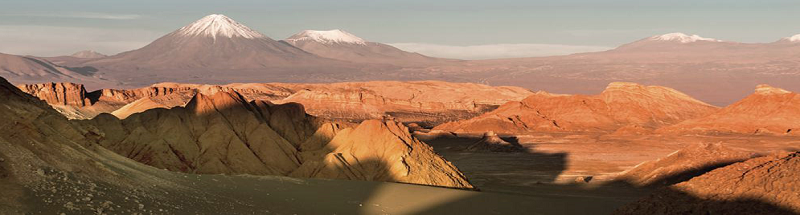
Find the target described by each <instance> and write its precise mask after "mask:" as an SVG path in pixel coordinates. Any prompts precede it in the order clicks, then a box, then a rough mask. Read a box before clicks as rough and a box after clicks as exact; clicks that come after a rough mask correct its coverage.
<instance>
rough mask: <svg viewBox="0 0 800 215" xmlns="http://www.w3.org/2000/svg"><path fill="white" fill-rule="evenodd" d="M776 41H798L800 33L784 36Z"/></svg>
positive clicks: (799, 41) (799, 40)
mask: <svg viewBox="0 0 800 215" xmlns="http://www.w3.org/2000/svg"><path fill="white" fill-rule="evenodd" d="M778 42H788V43H800V34H797V35H794V36H791V37H784V38H782V39H781V40H779V41H778Z"/></svg>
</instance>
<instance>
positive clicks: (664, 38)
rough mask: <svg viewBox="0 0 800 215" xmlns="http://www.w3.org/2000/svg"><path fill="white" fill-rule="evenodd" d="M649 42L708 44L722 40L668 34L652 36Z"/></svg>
mask: <svg viewBox="0 0 800 215" xmlns="http://www.w3.org/2000/svg"><path fill="white" fill-rule="evenodd" d="M649 39H650V40H655V41H678V42H681V43H693V42H697V41H710V42H722V40H718V39H713V38H704V37H701V36H698V35H696V34H695V35H687V34H684V33H669V34H664V35H658V36H653V37H650V38H649Z"/></svg>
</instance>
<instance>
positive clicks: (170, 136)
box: [90, 92, 472, 188]
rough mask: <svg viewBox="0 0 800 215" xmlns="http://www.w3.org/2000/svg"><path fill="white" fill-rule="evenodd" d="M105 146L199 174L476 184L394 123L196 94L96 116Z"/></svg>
mask: <svg viewBox="0 0 800 215" xmlns="http://www.w3.org/2000/svg"><path fill="white" fill-rule="evenodd" d="M90 122H91V124H92V125H94V126H95V127H96V128H98V129H99V130H100V133H101V136H102V137H103V138H102V139H101V141H100V145H102V146H104V147H106V148H108V149H110V150H112V151H115V152H117V153H119V154H121V155H123V156H126V157H129V158H132V159H134V160H136V161H139V162H141V163H144V164H148V165H151V166H155V167H158V168H164V169H168V170H173V171H181V172H189V173H200V174H220V173H223V174H251V175H285V176H293V177H316V178H339V179H351V180H367V181H389V182H405V183H415V184H424V185H431V186H445V187H456V188H472V186H471V185H470V184H469V182H467V180H466V178H465V177H464V176H463V175H461V173H460V172H459V171H458V169H457V168H456V167H455V166H453V165H452V164H450V163H449V162H447V161H445V160H444V159H442V158H441V157H439V156H438V155H436V154H435V153H434V152H433V150H432V149H431V148H430V147H429V146H427V145H426V144H424V143H422V142H420V141H419V140H416V139H415V138H413V137H411V136H410V133H409V131H408V128H406V127H405V126H403V125H402V124H400V123H398V122H394V121H391V120H389V121H378V120H368V121H364V122H362V123H361V124H358V125H349V124H341V123H334V122H326V121H325V120H321V119H318V118H316V117H313V116H309V115H307V114H306V113H305V110H304V108H303V106H302V105H300V104H297V103H286V104H279V105H275V104H272V103H270V102H268V101H262V100H254V101H250V102H248V101H247V100H245V99H244V97H242V96H241V95H239V94H238V93H236V92H217V93H215V94H212V95H205V94H203V93H198V94H196V95H195V96H194V97H193V98H192V100H191V101H190V102H189V103H188V104H187V105H186V107H175V108H172V109H152V110H147V111H144V112H142V113H138V114H133V115H131V116H130V117H128V118H126V119H124V120H122V121H120V120H118V119H117V118H116V117H114V116H111V115H109V114H101V115H99V116H98V117H95V118H94V119H93V120H91V121H90Z"/></svg>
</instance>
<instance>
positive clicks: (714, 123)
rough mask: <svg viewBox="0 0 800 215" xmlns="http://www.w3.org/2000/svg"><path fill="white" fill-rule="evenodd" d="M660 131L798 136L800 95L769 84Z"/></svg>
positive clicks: (799, 131) (799, 129) (799, 128)
mask: <svg viewBox="0 0 800 215" xmlns="http://www.w3.org/2000/svg"><path fill="white" fill-rule="evenodd" d="M659 132H662V133H700V134H715V133H742V134H775V135H799V134H798V133H800V95H798V94H797V93H794V92H789V91H786V90H783V89H780V88H775V87H770V86H768V85H759V86H758V87H757V88H756V91H755V93H754V94H752V95H750V96H748V97H747V98H744V99H742V100H741V101H739V102H736V103H734V104H732V105H730V106H728V107H725V108H723V109H721V110H719V111H718V112H716V113H714V114H711V115H708V116H706V117H702V118H698V119H692V120H687V121H685V122H682V123H679V124H676V125H673V126H669V127H665V128H662V129H660V130H659Z"/></svg>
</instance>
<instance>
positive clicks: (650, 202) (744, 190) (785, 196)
mask: <svg viewBox="0 0 800 215" xmlns="http://www.w3.org/2000/svg"><path fill="white" fill-rule="evenodd" d="M798 169H800V153H798V152H795V153H789V154H788V155H787V154H782V155H771V156H765V157H759V158H753V159H750V160H747V161H744V162H740V163H736V164H732V165H729V166H726V167H723V168H719V169H716V170H714V171H711V172H708V173H706V174H703V175H701V176H698V177H695V178H692V179H691V180H689V181H686V182H683V183H679V184H676V185H673V186H670V187H667V188H664V189H661V190H660V191H657V192H655V193H653V194H651V195H649V196H647V197H645V198H643V199H641V200H639V201H637V202H634V203H632V204H629V205H627V206H625V207H623V208H620V209H619V210H617V212H616V213H617V214H797V213H800V195H798V193H800V180H798V178H800V171H797V170H798Z"/></svg>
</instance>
